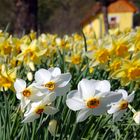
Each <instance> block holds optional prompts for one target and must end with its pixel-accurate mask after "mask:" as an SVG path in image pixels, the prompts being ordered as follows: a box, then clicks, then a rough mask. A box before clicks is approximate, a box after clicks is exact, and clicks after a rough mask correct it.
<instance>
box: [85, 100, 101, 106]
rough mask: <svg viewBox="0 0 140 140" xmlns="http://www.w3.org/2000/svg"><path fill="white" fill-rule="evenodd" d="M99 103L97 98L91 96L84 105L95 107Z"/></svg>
mask: <svg viewBox="0 0 140 140" xmlns="http://www.w3.org/2000/svg"><path fill="white" fill-rule="evenodd" d="M99 104H100V101H99V99H98V98H91V99H88V100H87V102H86V105H87V107H88V108H96V107H98V106H99Z"/></svg>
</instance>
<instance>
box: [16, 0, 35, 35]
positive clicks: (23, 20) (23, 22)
mask: <svg viewBox="0 0 140 140" xmlns="http://www.w3.org/2000/svg"><path fill="white" fill-rule="evenodd" d="M16 17H17V18H16V21H15V25H14V26H15V27H14V33H15V34H16V35H18V36H21V35H22V34H23V33H29V32H30V31H31V30H34V31H37V0H16Z"/></svg>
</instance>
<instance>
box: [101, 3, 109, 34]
mask: <svg viewBox="0 0 140 140" xmlns="http://www.w3.org/2000/svg"><path fill="white" fill-rule="evenodd" d="M101 2H102V5H103V6H102V12H103V16H104V24H105V33H108V29H109V24H108V12H107V6H108V3H109V2H108V0H101Z"/></svg>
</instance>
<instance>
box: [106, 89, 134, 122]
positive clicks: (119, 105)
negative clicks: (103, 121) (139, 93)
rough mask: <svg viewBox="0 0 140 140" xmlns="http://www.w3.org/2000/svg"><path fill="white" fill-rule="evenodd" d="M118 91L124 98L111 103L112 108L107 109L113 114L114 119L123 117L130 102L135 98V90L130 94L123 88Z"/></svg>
mask: <svg viewBox="0 0 140 140" xmlns="http://www.w3.org/2000/svg"><path fill="white" fill-rule="evenodd" d="M116 92H118V93H121V94H122V98H121V99H120V100H119V101H118V102H116V103H112V104H111V108H110V109H109V110H108V111H107V112H108V113H109V114H113V120H114V121H118V120H120V119H121V117H122V116H123V114H124V113H125V112H126V110H127V108H128V105H129V103H131V102H132V101H133V99H134V92H132V93H131V94H130V95H128V93H127V92H126V91H125V90H123V89H119V90H117V91H116Z"/></svg>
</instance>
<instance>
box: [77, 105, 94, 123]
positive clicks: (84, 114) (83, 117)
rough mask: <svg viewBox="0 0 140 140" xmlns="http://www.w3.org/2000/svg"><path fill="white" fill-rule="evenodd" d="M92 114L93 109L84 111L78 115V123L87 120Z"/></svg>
mask: <svg viewBox="0 0 140 140" xmlns="http://www.w3.org/2000/svg"><path fill="white" fill-rule="evenodd" d="M91 114H92V109H87V108H86V109H82V110H80V111H79V113H78V115H77V120H76V121H77V122H82V121H84V120H86V119H87V118H88V117H89V116H90V115H91Z"/></svg>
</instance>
